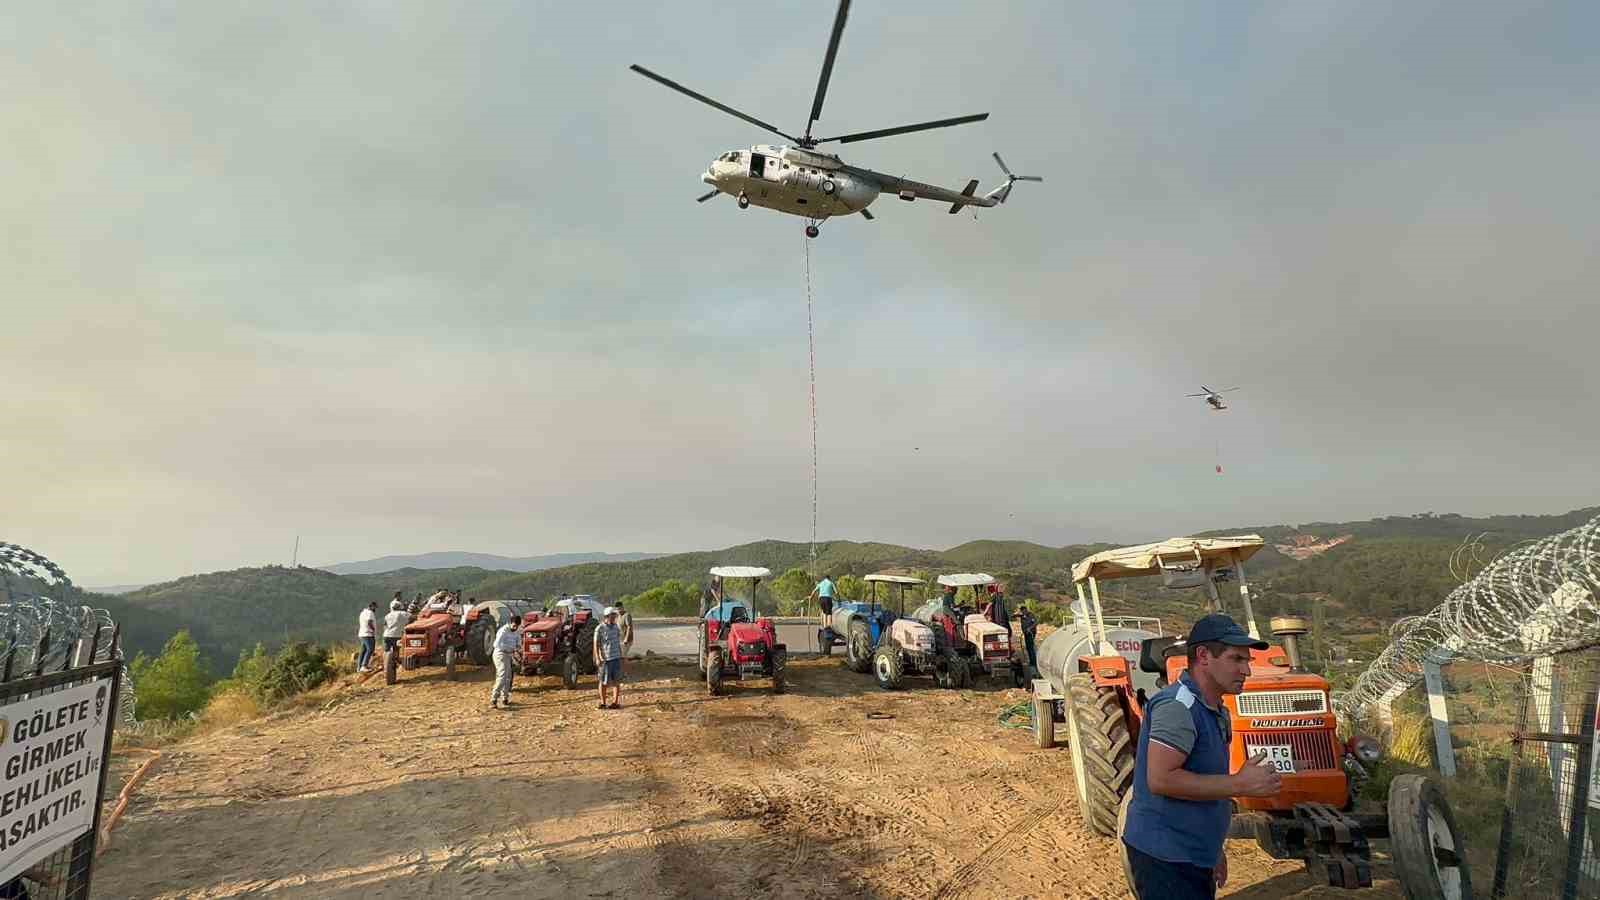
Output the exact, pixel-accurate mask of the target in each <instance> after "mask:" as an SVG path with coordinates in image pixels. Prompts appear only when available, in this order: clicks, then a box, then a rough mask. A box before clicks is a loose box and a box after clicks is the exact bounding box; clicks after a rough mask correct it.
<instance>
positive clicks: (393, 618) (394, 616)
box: [383, 591, 411, 665]
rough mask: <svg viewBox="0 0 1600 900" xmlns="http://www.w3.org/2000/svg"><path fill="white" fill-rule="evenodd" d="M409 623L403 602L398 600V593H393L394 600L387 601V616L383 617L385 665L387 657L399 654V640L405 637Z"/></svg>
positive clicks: (409, 619) (408, 616)
mask: <svg viewBox="0 0 1600 900" xmlns="http://www.w3.org/2000/svg"><path fill="white" fill-rule="evenodd" d="M410 621H411V616H410V614H408V613H407V612H406V604H405V601H404V600H402V599H400V592H399V591H395V592H394V599H393V600H390V601H389V614H388V615H387V616H384V617H383V658H384V664H385V665H387V664H388V661H389V655H390V654H392V653H399V652H400V639H401V638H403V637H405V635H406V624H407V623H408V622H410Z"/></svg>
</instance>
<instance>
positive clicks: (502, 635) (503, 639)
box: [489, 613, 521, 709]
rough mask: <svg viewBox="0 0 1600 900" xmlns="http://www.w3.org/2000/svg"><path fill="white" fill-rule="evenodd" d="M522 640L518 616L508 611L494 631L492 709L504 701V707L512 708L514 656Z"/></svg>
mask: <svg viewBox="0 0 1600 900" xmlns="http://www.w3.org/2000/svg"><path fill="white" fill-rule="evenodd" d="M520 640H521V636H520V635H518V633H517V617H516V616H514V615H512V614H510V613H507V614H506V617H505V618H504V619H503V620H502V621H501V623H500V628H499V630H497V631H496V632H495V633H494V688H493V689H492V690H490V691H489V708H490V709H495V708H497V707H500V705H501V704H502V703H503V704H504V706H503V707H502V708H504V709H510V708H511V676H512V674H513V672H514V671H515V670H514V666H513V660H512V656H513V654H515V653H516V652H517V643H518V642H519V641H520Z"/></svg>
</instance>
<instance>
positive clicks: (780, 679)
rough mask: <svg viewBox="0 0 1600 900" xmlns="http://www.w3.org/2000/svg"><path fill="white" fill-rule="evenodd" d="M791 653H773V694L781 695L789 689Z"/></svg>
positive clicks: (775, 651) (777, 651) (785, 651)
mask: <svg viewBox="0 0 1600 900" xmlns="http://www.w3.org/2000/svg"><path fill="white" fill-rule="evenodd" d="M788 671H789V651H787V650H773V651H772V692H773V693H774V694H781V693H783V692H784V691H786V690H788V689H789V676H788Z"/></svg>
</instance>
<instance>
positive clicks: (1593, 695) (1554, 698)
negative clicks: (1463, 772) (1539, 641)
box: [1485, 649, 1600, 898]
mask: <svg viewBox="0 0 1600 900" xmlns="http://www.w3.org/2000/svg"><path fill="white" fill-rule="evenodd" d="M1515 688H1516V690H1515V694H1514V703H1515V706H1514V708H1515V714H1516V721H1515V723H1514V727H1513V728H1512V729H1511V731H1510V734H1509V735H1508V738H1509V740H1508V741H1507V743H1506V744H1505V745H1504V746H1505V747H1506V748H1507V759H1506V760H1505V764H1504V767H1503V768H1504V779H1503V791H1502V794H1503V808H1502V810H1501V815H1500V817H1499V835H1498V841H1497V843H1496V846H1495V847H1494V861H1495V868H1494V882H1493V896H1496V897H1552V898H1575V897H1600V830H1597V826H1600V778H1597V777H1596V773H1595V771H1594V768H1595V762H1596V760H1595V752H1594V751H1595V740H1594V735H1595V716H1596V713H1597V706H1600V650H1595V649H1590V650H1582V651H1573V652H1569V653H1560V654H1556V655H1554V656H1548V657H1543V658H1541V659H1538V660H1535V661H1534V662H1533V663H1532V664H1531V665H1529V666H1526V667H1524V668H1523V669H1522V670H1521V671H1520V672H1519V673H1517V676H1516V680H1515ZM1500 769H1501V767H1500V766H1494V767H1493V768H1492V769H1491V771H1490V773H1489V774H1491V775H1493V774H1496V773H1498V772H1499V770H1500ZM1485 849H1486V850H1487V849H1488V848H1485ZM1485 857H1487V854H1485Z"/></svg>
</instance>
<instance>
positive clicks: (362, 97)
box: [0, 2, 1600, 583]
mask: <svg viewBox="0 0 1600 900" xmlns="http://www.w3.org/2000/svg"><path fill="white" fill-rule="evenodd" d="M725 12H726V8H725V7H724V6H719V5H717V4H711V3H697V4H693V5H690V6H683V5H681V4H679V5H673V6H672V7H670V8H667V7H663V8H659V9H657V8H651V9H648V10H646V9H643V8H641V9H638V10H632V11H630V14H629V15H628V16H625V17H618V16H615V15H614V11H611V10H607V9H605V8H603V7H594V8H588V7H574V6H571V5H560V4H532V5H528V4H504V5H496V4H477V5H474V6H472V7H470V8H447V7H440V6H437V5H432V4H347V5H344V6H340V7H326V6H313V5H309V4H308V5H293V4H291V5H287V6H283V5H280V6H276V7H271V8H264V7H263V8H257V7H247V6H238V5H227V4H211V5H206V6H188V7H171V6H166V5H159V4H149V5H128V4H118V5H108V6H98V7H96V6H85V7H37V8H34V9H30V10H25V11H19V12H18V14H17V15H15V16H13V17H11V19H10V20H9V21H8V23H7V26H6V27H7V30H6V31H5V32H3V33H0V51H3V52H0V82H3V83H5V84H7V85H8V87H9V88H10V90H9V91H8V96H11V97H12V98H14V100H15V101H16V102H12V103H8V104H6V105H5V106H4V107H3V108H0V123H3V125H4V127H5V131H6V133H7V134H8V135H9V136H13V139H12V140H11V141H10V146H9V147H8V153H7V154H5V155H4V157H3V158H0V185H3V188H4V190H0V233H3V235H4V237H5V240H3V241H0V262H3V263H4V267H5V270H6V271H7V273H8V284H7V287H6V294H5V296H6V300H5V303H4V313H3V321H4V323H5V324H4V328H3V331H0V355H3V357H4V358H5V359H6V360H7V372H8V379H7V380H8V384H7V390H6V391H5V393H4V395H3V397H0V415H3V416H4V417H5V421H6V422H7V423H8V429H7V436H6V438H5V439H4V441H5V446H4V448H3V449H4V457H5V460H6V465H7V471H8V473H11V474H13V475H14V478H12V479H11V481H12V484H11V485H10V486H9V487H8V489H7V493H6V515H5V517H4V525H5V530H6V539H8V540H22V542H23V543H27V544H30V545H32V546H35V547H36V549H39V550H41V551H43V552H45V553H47V554H49V555H51V556H53V557H55V558H57V559H58V560H59V561H60V562H62V563H63V564H64V565H66V567H67V568H68V571H69V572H72V573H74V574H75V575H76V577H77V578H78V579H79V580H81V581H89V582H91V583H92V582H94V581H102V582H121V581H136V580H140V579H150V578H159V577H167V576H171V575H174V574H177V573H180V572H184V571H194V570H205V569H215V568H223V567H227V566H233V565H241V564H247V563H260V562H265V561H277V560H282V559H283V558H284V557H285V556H286V555H287V550H288V548H290V547H292V545H293V537H294V535H295V534H297V533H298V534H301V535H303V536H305V546H306V550H305V551H304V553H303V556H304V557H305V558H309V559H313V560H316V561H319V562H322V561H326V562H331V561H335V560H338V559H345V558H358V557H364V556H373V555H379V554H382V553H389V552H404V551H415V550H426V549H437V548H439V547H443V546H451V547H470V548H472V549H478V550H484V551H499V552H506V553H516V554H526V553H535V552H554V551H561V550H601V549H603V550H657V551H665V550H678V549H689V548H700V547H709V546H717V545H721V544H726V543H732V542H735V541H740V540H746V539H751V538H756V537H763V536H779V537H786V538H804V537H806V536H808V535H809V532H810V524H811V523H810V511H811V509H810V499H811V498H810V474H811V473H810V465H811V450H810V428H809V423H808V408H809V398H808V392H807V374H808V367H809V362H808V358H807V354H806V331H807V322H806V305H805V304H806V300H805V293H804V281H803V261H802V252H803V250H802V247H803V241H804V238H803V237H802V236H801V234H800V226H801V225H802V223H801V222H800V221H798V220H796V219H792V218H789V217H784V216H779V215H776V214H772V213H768V212H764V211H759V210H750V211H746V212H739V211H737V210H736V209H734V207H733V205H732V204H731V203H729V202H727V201H725V200H722V199H719V200H718V201H715V202H711V203H707V204H703V205H697V204H695V203H694V202H693V198H694V197H695V196H696V195H697V194H699V193H700V191H701V189H702V186H701V185H700V184H699V182H698V180H697V178H698V173H699V172H700V171H701V170H702V169H703V168H704V166H705V165H706V163H707V162H708V161H709V160H710V159H712V158H713V157H715V156H716V155H717V154H719V153H721V152H723V151H725V150H727V149H731V148H734V147H740V146H748V145H749V144H750V143H752V142H763V141H766V140H767V139H768V138H767V137H766V136H763V135H761V134H760V133H759V132H757V131H756V130H755V129H752V128H750V127H748V126H746V125H745V124H744V123H741V122H739V121H737V120H735V119H732V118H730V117H726V116H721V115H719V114H718V113H716V112H715V111H713V110H710V109H708V108H704V107H701V106H699V105H698V104H695V103H693V102H692V101H689V100H688V99H686V98H683V97H681V96H678V95H674V94H672V93H670V92H667V91H664V90H662V89H661V88H660V87H659V86H657V85H653V84H651V83H649V82H647V81H645V80H644V79H641V78H638V77H637V76H635V75H633V74H631V73H629V72H628V71H627V70H626V66H627V64H628V63H630V62H639V63H642V64H644V65H647V66H649V67H650V68H652V69H655V70H656V71H660V72H662V73H663V74H666V75H668V76H669V77H672V78H676V79H679V80H681V81H682V82H684V83H685V84H688V85H690V86H692V87H695V88H697V89H699V90H702V91H705V92H707V93H710V94H712V95H713V96H716V97H718V98H719V99H722V100H723V101H725V102H727V103H730V104H732V105H734V106H736V107H738V108H740V109H744V110H746V111H748V112H750V113H752V114H755V115H757V116H760V117H763V118H767V119H769V120H771V121H773V122H774V123H776V124H778V125H779V127H781V128H784V129H786V130H798V129H800V128H803V125H804V123H803V121H802V119H803V117H804V115H805V113H806V111H807V109H808V107H809V102H810V98H811V93H812V90H813V88H814V85H815V77H816V67H817V65H818V64H819V62H820V55H821V51H822V47H823V45H824V43H825V40H826V33H827V27H828V23H829V20H830V19H831V11H830V10H825V9H824V10H791V11H789V12H784V11H782V10H772V11H770V12H771V14H770V15H768V16H762V17H748V16H729V15H725ZM1595 17H1596V13H1595V12H1594V10H1593V9H1592V8H1591V7H1590V6H1588V5H1585V4H1576V3H1573V4H1551V5H1547V6H1542V7H1540V8H1539V9H1537V10H1527V9H1522V8H1511V7H1505V8H1499V7H1496V8H1483V9H1474V10H1462V9H1460V8H1458V7H1457V6H1455V5H1451V4H1412V5H1409V6H1407V7H1406V8H1404V9H1395V8H1393V7H1392V5H1383V4H1365V3H1356V4H1320V5H1319V4H1294V5H1292V6H1283V5H1281V4H1264V5H1259V6H1249V5H1238V6H1230V7H1228V8H1226V9H1221V10H1202V9H1198V8H1171V9H1167V8H1160V9H1158V8H1126V9H1102V8H1098V7H1087V6H1085V7H1076V6H1063V5H1061V4H1055V3H1044V2H1039V3H1019V4H1015V5H1011V6H1008V7H1005V8H995V9H991V8H983V9H977V8H970V7H967V6H964V5H960V4H935V5H923V6H918V7H917V8H916V14H915V15H909V14H908V13H907V9H906V8H902V7H897V6H895V5H892V4H858V5H857V7H856V8H855V9H854V10H853V11H852V17H851V22H850V27H849V29H848V30H847V31H846V34H845V38H844V42H843V47H842V50H841V54H840V57H839V61H838V65H837V67H836V69H835V72H834V77H833V81H832V87H831V90H830V94H829V98H828V101H827V105H826V106H825V108H824V114H823V118H822V122H821V124H820V126H819V129H820V130H821V131H823V132H825V133H839V132H847V131H853V130H859V129H865V128H872V127H878V126H884V125H892V124H897V123H901V122H910V121H918V120H921V119H925V118H935V117H940V116H947V115H957V114H962V113H967V112H975V111H985V110H987V111H989V112H991V114H992V115H991V118H990V120H989V121H988V122H985V123H983V124H981V125H969V126H963V127H960V128H952V129H948V130H943V131H939V132H933V133H928V134H922V135H914V136H905V137H899V138H894V139H888V140H884V141H881V142H871V143H863V144H859V145H850V146H848V147H846V148H845V150H846V151H848V152H847V153H846V154H845V155H846V158H847V159H848V160H850V161H852V162H859V163H861V164H864V165H868V166H871V167H873V168H877V169H880V170H886V171H904V172H906V173H907V174H910V175H911V176H913V177H916V178H919V179H922V180H929V181H935V182H939V183H945V184H954V185H959V184H961V183H962V182H964V181H965V179H966V178H968V177H981V178H983V179H984V181H985V182H986V184H987V183H991V182H992V179H993V178H995V177H996V176H997V175H998V172H997V171H996V170H995V169H994V166H993V162H992V160H990V159H989V153H990V152H991V151H993V150H1000V151H1001V152H1002V153H1003V154H1004V155H1005V156H1006V158H1007V161H1008V162H1009V163H1010V164H1011V165H1012V166H1013V168H1014V169H1016V170H1018V171H1024V172H1031V173H1037V174H1042V175H1044V176H1046V179H1047V180H1046V182H1045V183H1044V184H1042V185H1034V184H1026V185H1022V186H1020V187H1019V188H1018V189H1017V191H1016V193H1014V194H1013V197H1012V201H1011V202H1010V203H1009V204H1008V205H1007V206H1006V207H1005V208H1003V209H998V210H988V211H980V212H979V213H978V215H977V220H976V221H974V219H973V218H972V217H971V216H968V215H960V216H947V215H945V214H944V212H943V210H942V209H939V208H937V207H930V206H929V205H925V204H903V203H898V202H891V200H885V201H883V203H881V204H879V206H878V207H876V210H877V212H878V218H877V220H876V221H875V222H871V223H869V222H866V221H864V220H860V219H859V218H857V219H854V220H850V221H833V222H828V223H826V224H825V225H824V227H823V237H822V238H821V239H819V240H818V241H816V242H814V243H813V244H812V245H811V247H810V254H811V257H810V266H811V275H812V285H813V288H814V314H815V330H816V337H817V349H818V352H817V364H818V413H819V419H820V423H819V431H818V438H819V443H820V447H819V464H820V471H819V486H820V491H821V496H820V506H819V516H820V530H821V533H822V536H823V537H825V538H826V537H852V538H872V539H880V540H892V541H900V542H905V543H912V544H922V545H948V544H954V543H957V542H959V541H962V540H966V539H969V538H973V537H986V536H994V537H1012V536H1015V537H1028V538H1033V539H1037V540H1043V541H1047V542H1056V543H1064V542H1067V541H1072V540H1081V539H1085V538H1093V537H1110V538H1127V539H1135V538H1146V537H1158V536H1164V535H1165V534H1168V533H1174V532H1180V531H1188V530H1198V529H1202V528H1210V527H1222V526H1226V525H1230V524H1236V523H1243V522H1267V521H1300V520H1308V519H1336V518H1341V517H1364V516H1368V515H1373V514H1384V513H1394V512H1411V511H1415V510H1419V509H1436V510H1453V511H1460V512H1468V513H1470V512H1491V511H1553V510H1564V509H1568V508H1573V507H1577V506H1581V505H1584V504H1585V503H1590V502H1593V496H1594V491H1595V488H1596V484H1595V481H1594V476H1593V473H1592V471H1590V470H1591V469H1592V467H1591V466H1589V465H1588V464H1587V460H1588V459H1589V457H1590V456H1591V455H1592V454H1591V453H1590V452H1589V448H1590V447H1592V446H1593V443H1594V441H1595V439H1596V438H1597V437H1600V425H1596V424H1595V423H1594V421H1593V420H1592V419H1593V417H1585V416H1583V415H1582V414H1581V412H1580V411H1581V410H1582V409H1584V408H1586V406H1588V405H1592V404H1591V403H1590V400H1591V399H1592V397H1593V396H1594V394H1595V393H1596V388H1597V386H1600V385H1597V383H1596V376H1595V374H1594V371H1595V370H1594V367H1593V365H1592V364H1591V363H1590V362H1588V360H1589V359H1590V357H1592V355H1593V348H1592V346H1591V345H1592V336H1593V335H1594V334H1595V333H1596V332H1597V326H1600V320H1597V318H1600V314H1597V313H1596V312H1595V305H1594V304H1593V303H1591V302H1589V299H1590V298H1589V297H1588V294H1589V293H1592V290H1586V289H1591V288H1592V285H1593V284H1594V283H1595V275H1596V272H1595V263H1594V262H1593V254H1592V252H1591V250H1590V246H1591V245H1592V243H1593V240H1592V235H1593V233H1594V219H1593V212H1592V210H1593V209H1594V208H1595V205H1596V203H1595V201H1596V199H1597V198H1596V196H1595V191H1596V189H1595V181H1594V179H1593V177H1592V174H1591V172H1590V169H1591V168H1592V165H1591V164H1590V163H1589V161H1588V158H1587V157H1588V148H1591V147H1593V146H1594V144H1595V142H1596V140H1595V139H1596V137H1597V136H1600V135H1597V133H1596V132H1597V128H1600V121H1597V114H1596V113H1595V111H1594V107H1593V104H1592V103H1588V102H1587V95H1586V94H1584V93H1583V91H1582V90H1581V89H1580V88H1579V86H1580V85H1586V84H1592V83H1594V81H1595V80H1596V78H1595V76H1596V75H1597V74H1600V73H1597V72H1596V71H1595V69H1596V65H1597V64H1596V62H1595V60H1594V58H1593V55H1592V53H1590V52H1588V48H1587V47H1586V45H1585V44H1584V42H1583V41H1582V39H1581V36H1582V35H1585V34H1592V33H1593V26H1594V25H1595V24H1596V23H1595V21H1594V19H1595ZM1200 382H1204V383H1208V384H1212V385H1213V386H1219V385H1218V384H1217V383H1218V382H1229V383H1230V384H1239V385H1242V386H1243V390H1241V391H1240V392H1239V393H1238V394H1237V395H1235V400H1234V403H1233V408H1232V409H1230V410H1229V411H1228V412H1226V413H1222V414H1216V415H1213V414H1210V413H1208V412H1207V411H1206V410H1204V409H1203V408H1202V407H1199V406H1197V405H1194V403H1193V401H1189V400H1186V399H1184V398H1183V397H1182V395H1183V394H1185V393H1188V392H1189V391H1191V390H1194V389H1196V387H1195V386H1196V384H1197V383H1200ZM1219 460H1220V461H1221V462H1222V463H1223V464H1224V466H1225V471H1226V474H1225V475H1224V476H1222V477H1220V478H1219V477H1218V476H1217V475H1216V474H1215V473H1214V471H1213V466H1214V465H1215V463H1216V462H1217V461H1219Z"/></svg>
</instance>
